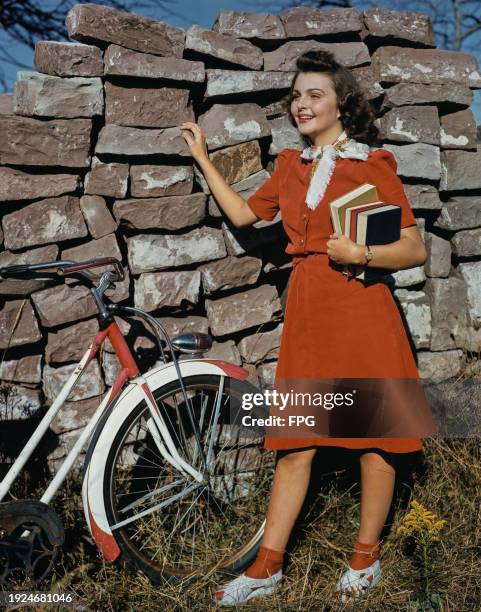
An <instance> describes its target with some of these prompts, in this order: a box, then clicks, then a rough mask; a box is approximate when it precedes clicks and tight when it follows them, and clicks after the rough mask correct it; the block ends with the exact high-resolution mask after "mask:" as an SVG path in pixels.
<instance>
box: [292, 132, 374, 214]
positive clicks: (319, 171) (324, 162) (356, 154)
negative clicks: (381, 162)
mask: <svg viewBox="0 0 481 612" xmlns="http://www.w3.org/2000/svg"><path fill="white" fill-rule="evenodd" d="M369 150H370V147H369V145H367V144H363V143H361V142H357V140H354V138H348V136H347V134H346V132H345V131H343V132H342V133H341V134H339V136H338V137H337V138H336V140H335V141H334V142H333V143H332V144H329V145H323V146H321V147H314V146H312V145H308V146H307V147H305V148H304V150H303V151H302V153H301V158H302V159H306V160H310V161H313V162H314V167H313V172H311V180H310V183H309V189H308V191H307V196H306V204H307V205H308V207H309V208H310V209H311V210H314V209H315V208H316V207H317V205H318V204H319V202H320V201H321V200H322V198H323V197H324V193H325V191H326V188H327V186H328V184H329V181H330V180H331V176H332V173H333V172H334V168H335V166H336V160H337V158H338V157H343V158H346V157H350V158H353V159H362V160H366V159H367V156H368V153H369Z"/></svg>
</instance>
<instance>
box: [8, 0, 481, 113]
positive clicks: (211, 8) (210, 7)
mask: <svg viewBox="0 0 481 612" xmlns="http://www.w3.org/2000/svg"><path fill="white" fill-rule="evenodd" d="M79 1H81V0H79ZM83 1H85V0H83ZM87 1H88V0H87ZM97 1H98V2H99V4H101V0H97ZM54 2H55V0H45V1H44V2H43V6H44V8H45V9H47V8H48V7H49V6H50V5H52V4H54ZM377 4H378V6H380V5H384V6H386V7H387V6H389V5H390V2H389V1H384V2H379V3H377ZM170 5H171V6H172V8H173V9H174V10H175V11H178V12H179V13H181V14H182V15H185V16H186V19H182V18H180V17H177V16H163V15H162V14H161V13H160V11H159V12H157V13H155V12H149V11H147V10H138V11H137V12H139V13H142V14H144V15H146V16H149V17H154V18H157V19H162V20H163V21H166V22H167V23H171V24H172V25H176V26H179V27H182V28H185V29H187V28H188V27H189V26H190V25H192V24H194V23H196V24H198V25H200V26H202V27H205V28H211V27H212V24H213V23H214V21H215V18H216V16H217V14H218V13H219V11H220V10H237V11H248V12H261V11H258V10H256V8H255V5H254V2H253V1H252V2H250V3H249V4H247V3H246V0H174V1H173V2H171V3H170ZM262 12H266V10H265V9H263V10H262ZM270 12H272V13H276V12H279V11H274V10H271V11H270ZM480 38H481V37H480ZM478 40H479V39H478ZM470 42H472V43H474V40H473V41H470ZM0 48H1V49H2V51H3V52H6V53H8V54H10V55H11V56H13V57H15V58H16V59H17V60H18V61H20V62H21V63H22V64H24V66H25V67H24V68H17V67H15V66H12V65H11V64H10V63H8V62H5V61H2V60H1V59H0V74H2V75H3V78H4V79H5V80H6V82H7V90H8V91H12V90H13V86H14V83H15V79H16V73H17V70H19V69H23V70H34V67H33V51H32V50H31V49H30V48H29V47H27V46H25V45H22V44H21V43H17V42H15V41H12V40H10V39H8V38H6V37H5V34H1V33H0ZM0 91H1V88H0ZM471 108H472V110H473V112H474V115H475V117H476V122H477V123H478V124H481V90H475V91H474V104H473V106H472V107H471Z"/></svg>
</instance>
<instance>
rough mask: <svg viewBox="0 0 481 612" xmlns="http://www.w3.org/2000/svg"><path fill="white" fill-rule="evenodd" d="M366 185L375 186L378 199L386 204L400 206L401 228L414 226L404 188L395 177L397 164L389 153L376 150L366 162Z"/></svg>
mask: <svg viewBox="0 0 481 612" xmlns="http://www.w3.org/2000/svg"><path fill="white" fill-rule="evenodd" d="M367 167H368V168H369V170H368V176H366V177H365V179H366V181H367V182H368V183H372V184H373V185H376V187H377V192H378V195H379V199H380V200H381V201H382V202H386V204H397V205H398V206H401V228H403V227H409V226H411V225H416V218H415V216H414V214H413V211H412V210H411V205H410V204H409V201H408V199H407V197H406V193H405V191H404V186H403V184H402V181H401V179H400V178H399V177H398V175H397V162H396V158H395V157H394V155H393V154H392V153H391V151H388V150H387V149H377V150H375V151H371V152H370V153H369V158H368V160H367Z"/></svg>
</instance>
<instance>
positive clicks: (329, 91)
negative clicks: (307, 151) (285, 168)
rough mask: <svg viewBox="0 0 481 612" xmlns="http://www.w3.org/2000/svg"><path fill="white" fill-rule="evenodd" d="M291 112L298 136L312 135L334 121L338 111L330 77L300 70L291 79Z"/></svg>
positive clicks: (337, 118)
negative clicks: (295, 76) (292, 79)
mask: <svg viewBox="0 0 481 612" xmlns="http://www.w3.org/2000/svg"><path fill="white" fill-rule="evenodd" d="M291 113H292V116H293V117H294V120H295V122H296V124H297V127H298V129H299V132H300V133H301V134H302V136H307V137H309V138H310V139H311V140H312V142H314V140H315V136H316V135H318V134H320V133H321V132H326V131H329V130H330V129H332V128H333V127H334V126H336V125H337V123H338V121H339V117H340V116H341V113H340V111H339V109H338V106H337V97H336V92H335V90H334V85H333V82H332V81H331V79H330V78H329V77H328V76H327V75H326V74H322V73H319V72H301V73H300V74H299V75H298V76H297V78H296V82H295V83H294V89H293V92H292V102H291Z"/></svg>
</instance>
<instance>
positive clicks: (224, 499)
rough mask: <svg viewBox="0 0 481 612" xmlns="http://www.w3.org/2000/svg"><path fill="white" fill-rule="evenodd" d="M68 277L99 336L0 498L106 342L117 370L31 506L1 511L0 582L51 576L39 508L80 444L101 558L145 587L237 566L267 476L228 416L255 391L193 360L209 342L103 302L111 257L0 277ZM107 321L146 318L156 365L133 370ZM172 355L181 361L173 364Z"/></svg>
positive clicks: (246, 554) (257, 525) (251, 546)
mask: <svg viewBox="0 0 481 612" xmlns="http://www.w3.org/2000/svg"><path fill="white" fill-rule="evenodd" d="M107 265H108V266H113V269H111V268H110V269H109V270H108V271H104V272H103V273H102V274H101V276H100V277H95V276H94V275H93V274H92V272H90V271H89V270H90V269H91V268H95V267H100V266H104V267H105V266H107ZM67 275H69V276H74V277H76V278H77V279H79V280H81V281H82V282H85V283H88V285H89V286H90V290H91V293H92V297H93V299H94V300H95V302H96V305H97V307H98V320H99V329H100V331H99V332H98V333H97V335H96V336H95V338H94V339H93V342H92V343H91V344H90V346H89V347H88V349H87V350H86V352H85V354H84V356H83V357H82V359H81V360H80V362H79V363H78V366H77V368H76V369H75V371H74V372H73V373H72V375H71V377H70V378H69V380H68V381H67V382H66V384H65V386H64V387H63V388H62V390H61V391H60V393H59V395H58V397H57V398H56V399H55V401H53V403H52V404H51V406H50V407H49V408H48V410H47V411H46V413H45V415H44V417H43V418H42V420H41V421H40V423H39V425H38V427H37V428H36V430H35V431H34V433H33V434H32V436H31V437H30V439H29V441H28V442H27V444H26V445H25V447H24V448H23V450H22V451H21V452H20V454H19V456H18V457H17V458H16V460H15V462H14V463H13V464H12V466H11V467H10V469H9V471H8V473H7V474H6V476H5V478H4V479H3V481H2V482H1V483H0V502H2V500H4V499H5V497H6V496H7V494H8V492H9V490H10V488H11V486H12V483H13V482H14V480H15V478H16V477H17V476H18V475H19V473H20V472H21V470H22V468H23V467H24V465H25V463H26V461H27V460H28V458H29V457H30V456H31V455H32V453H33V451H34V450H35V448H36V447H37V445H38V444H39V442H40V440H41V439H42V437H43V435H44V434H45V432H46V431H47V430H48V428H49V426H50V424H51V423H52V421H53V419H54V418H55V416H56V415H57V413H58V412H59V411H60V409H61V408H62V405H63V404H64V402H65V400H66V399H67V398H68V396H69V394H70V392H71V390H72V388H73V387H74V385H75V384H76V383H77V381H78V380H79V378H80V377H81V376H82V373H83V372H84V371H85V368H86V367H87V365H88V364H89V363H90V362H91V361H92V359H94V357H95V355H96V354H97V353H98V351H99V349H100V347H101V345H102V343H103V342H104V341H105V339H106V338H108V339H109V340H110V343H111V345H112V347H113V349H114V351H115V353H116V355H117V358H118V360H119V362H120V364H121V371H120V373H119V374H118V376H117V378H116V380H115V382H114V384H113V385H112V387H111V388H110V389H109V391H108V392H107V393H106V394H105V396H104V398H103V400H102V401H101V403H100V405H99V406H98V408H97V410H96V411H95V412H94V414H93V416H92V417H91V419H90V421H89V422H88V424H87V425H86V426H85V428H84V429H83V430H82V432H81V434H80V435H79V438H78V439H77V440H76V442H75V444H74V446H73V448H72V449H71V451H70V452H69V454H68V455H67V457H66V458H65V460H64V462H63V463H62V465H61V466H60V468H59V470H58V471H57V473H56V474H55V476H54V477H53V479H52V480H51V482H50V483H49V485H48V487H47V489H46V490H45V492H44V493H43V495H42V497H41V499H40V500H39V501H35V500H26V501H6V502H3V503H0V583H3V584H7V583H8V582H9V580H10V579H11V577H12V576H14V575H15V576H16V575H17V573H18V571H19V570H22V571H26V572H27V574H29V575H30V577H31V578H32V579H34V580H42V579H43V578H45V577H46V576H47V575H48V573H49V572H50V571H51V569H52V567H53V564H54V560H55V558H56V556H57V554H58V552H59V550H60V548H61V546H62V543H63V527H62V524H61V522H60V520H59V518H58V516H57V515H56V514H55V513H54V512H53V510H52V509H51V508H49V506H48V504H49V502H50V501H51V500H52V498H53V497H54V496H55V494H56V492H57V491H58V489H59V487H60V486H61V484H62V482H63V481H64V479H65V478H66V476H67V474H68V473H69V471H70V470H71V468H72V466H73V465H74V462H75V460H76V458H77V457H78V455H79V454H80V452H81V451H82V450H83V449H84V448H85V447H86V446H87V444H88V448H87V452H86V456H85V462H84V467H83V485H82V497H83V506H84V513H85V518H86V520H87V523H88V527H89V529H90V533H91V534H92V537H93V538H94V540H95V542H96V544H97V546H98V548H99V550H100V551H101V553H102V554H103V556H104V557H105V559H107V560H108V561H112V562H113V561H120V560H123V561H125V562H127V564H129V565H131V566H132V565H133V566H134V567H135V568H139V569H141V570H143V571H144V572H145V573H146V574H147V575H148V576H149V578H150V579H151V580H152V581H153V582H154V583H158V582H159V581H161V580H162V579H165V578H167V579H186V578H194V579H195V578H198V577H200V576H203V575H205V574H206V573H208V572H215V571H218V572H224V573H236V572H238V571H240V570H242V569H243V568H244V567H245V566H247V565H248V564H249V563H250V562H251V561H252V559H253V558H254V557H255V555H256V552H257V550H258V547H259V545H260V540H261V538H262V533H263V529H264V518H263V517H264V516H265V512H266V505H267V501H268V492H269V491H270V489H271V483H272V478H273V475H274V456H273V453H272V451H268V450H266V449H264V447H263V433H262V432H260V433H258V434H257V435H252V431H251V432H246V430H245V429H242V427H239V426H238V424H239V422H240V421H239V420H237V421H236V418H235V415H238V414H240V410H241V401H242V396H243V394H244V393H255V392H257V391H258V390H257V389H256V388H255V387H254V386H253V385H251V384H250V383H249V382H247V381H246V378H247V372H246V371H245V370H244V369H243V368H241V367H239V366H236V365H233V364H230V363H227V362H224V361H221V360H217V359H206V358H203V357H202V355H203V353H204V352H205V351H207V350H208V349H209V348H210V346H211V344H212V341H211V339H210V337H209V336H208V335H206V334H201V333H197V332H194V333H189V334H183V335H181V336H178V337H176V338H173V339H170V338H169V336H168V334H167V332H166V330H165V329H164V328H163V326H162V325H161V324H160V323H159V321H158V320H157V319H155V318H154V317H152V316H151V315H149V314H148V313H146V312H143V311H142V310H139V309H137V308H133V307H126V306H119V305H115V304H108V303H106V299H105V298H104V293H105V291H106V290H107V289H108V288H109V287H111V286H112V285H113V284H114V283H115V282H116V281H119V280H122V279H123V275H124V273H123V269H122V267H121V265H120V263H119V262H118V261H117V260H116V259H113V258H98V259H93V260H89V261H83V262H78V263H77V262H72V261H54V262H48V263H41V264H33V265H19V266H9V267H7V268H1V269H0V276H1V277H3V278H7V277H9V278H12V277H15V278H51V279H52V278H56V279H59V277H66V276H67ZM114 315H115V316H122V315H124V316H129V317H132V316H138V317H141V318H142V319H143V320H144V321H145V323H146V325H147V326H149V327H150V329H151V331H152V332H153V333H154V335H155V337H156V339H157V344H158V347H159V351H160V353H161V356H162V362H163V363H162V364H161V365H160V366H157V367H154V368H152V369H151V370H149V371H148V372H146V373H144V374H141V373H140V372H139V369H138V367H137V365H136V362H135V359H134V357H133V355H132V353H131V352H130V350H129V348H128V346H127V343H126V341H125V339H124V337H123V336H122V333H121V331H120V329H119V327H118V325H117V323H116V321H115V318H114ZM160 334H162V335H163V337H164V340H163V342H164V344H163V343H162V338H161V335H160ZM164 347H165V348H164ZM176 351H177V352H179V351H180V352H183V353H186V355H185V358H182V359H180V360H179V359H177V357H176ZM167 353H168V355H167ZM183 357H184V356H183ZM169 359H170V360H169ZM0 426H1V424H0Z"/></svg>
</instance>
